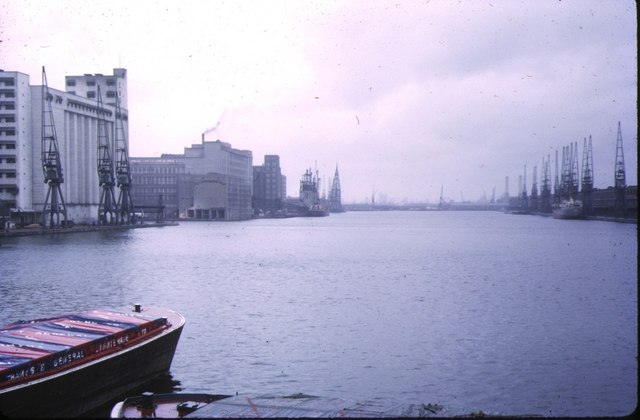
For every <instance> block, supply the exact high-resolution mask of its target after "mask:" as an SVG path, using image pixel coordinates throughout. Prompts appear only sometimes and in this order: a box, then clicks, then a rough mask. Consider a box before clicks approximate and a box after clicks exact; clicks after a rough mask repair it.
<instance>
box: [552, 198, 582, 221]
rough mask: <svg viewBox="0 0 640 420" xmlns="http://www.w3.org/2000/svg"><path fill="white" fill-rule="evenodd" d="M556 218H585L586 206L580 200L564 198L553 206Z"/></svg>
mask: <svg viewBox="0 0 640 420" xmlns="http://www.w3.org/2000/svg"><path fill="white" fill-rule="evenodd" d="M553 217H554V218H556V219H584V206H583V205H582V201H580V200H574V199H569V200H564V201H562V202H561V203H560V204H559V205H558V206H556V207H554V208H553Z"/></svg>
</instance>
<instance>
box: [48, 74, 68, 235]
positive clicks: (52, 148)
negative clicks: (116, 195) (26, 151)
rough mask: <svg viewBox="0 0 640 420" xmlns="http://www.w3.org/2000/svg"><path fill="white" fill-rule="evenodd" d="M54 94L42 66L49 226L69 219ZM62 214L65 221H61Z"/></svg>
mask: <svg viewBox="0 0 640 420" xmlns="http://www.w3.org/2000/svg"><path fill="white" fill-rule="evenodd" d="M52 100H53V95H52V94H50V93H49V85H48V83H47V74H46V72H45V70H44V66H42V171H43V172H44V182H45V184H47V186H48V189H47V196H46V198H45V200H44V207H43V210H42V224H43V225H44V226H47V216H49V223H48V226H49V227H54V226H56V225H61V224H64V223H65V222H66V220H67V207H66V206H65V203H64V198H63V196H62V190H61V189H60V185H61V184H62V183H63V182H64V176H63V175H62V164H61V163H60V151H59V149H58V140H57V137H56V127H55V124H54V121H53V110H52V108H51V101H52ZM60 215H62V217H63V221H62V222H61V221H60Z"/></svg>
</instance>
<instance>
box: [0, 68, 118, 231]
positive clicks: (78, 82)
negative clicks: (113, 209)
mask: <svg viewBox="0 0 640 420" xmlns="http://www.w3.org/2000/svg"><path fill="white" fill-rule="evenodd" d="M115 70H116V73H118V72H117V70H118V69H115ZM118 74H121V75H122V77H121V76H118V75H116V74H114V75H113V76H105V77H103V78H104V83H105V86H106V84H108V83H113V84H114V86H117V85H118V80H119V79H122V78H124V79H125V80H123V81H122V82H123V84H124V86H126V72H125V73H124V74H122V73H118ZM45 80H46V78H45V73H44V68H43V82H42V83H41V84H33V85H32V82H31V80H30V76H29V75H27V74H24V73H20V72H17V71H3V70H0V218H2V219H3V220H4V221H7V220H10V221H11V222H13V223H16V224H22V225H26V224H30V223H41V222H42V220H43V212H44V208H45V205H46V200H47V197H48V196H49V195H48V191H47V183H46V180H45V175H44V173H43V166H44V164H43V155H44V154H43V148H42V146H43V143H44V141H43V138H44V137H46V136H44V134H43V133H44V131H45V130H46V129H47V127H48V125H47V124H48V123H47V122H46V121H45V118H46V117H50V118H51V125H53V127H51V128H53V130H54V131H53V132H54V133H55V135H54V136H51V137H55V140H57V142H56V147H57V155H58V157H59V164H60V167H61V173H60V185H59V187H60V194H61V197H60V198H61V199H63V200H64V205H65V211H66V215H65V218H66V220H69V221H74V222H75V223H95V222H96V221H97V216H98V208H99V205H100V184H99V181H98V170H97V161H98V127H99V126H100V125H101V124H102V125H103V126H104V128H105V129H106V130H107V132H109V133H113V132H114V130H115V124H116V109H115V106H114V105H109V104H106V105H105V106H104V107H99V106H98V103H97V102H96V99H95V98H88V97H83V96H79V95H76V94H75V93H73V92H78V90H77V89H78V88H79V87H82V89H83V91H82V92H83V93H84V94H86V95H87V96H89V95H90V92H91V90H87V89H85V88H86V87H91V86H87V85H88V84H89V80H90V76H89V75H85V76H81V77H76V78H75V79H74V80H75V86H67V87H74V91H72V92H67V91H64V92H63V91H60V90H56V89H53V88H49V87H48V86H45V85H46V83H45ZM109 80H111V81H112V82H109ZM121 84H122V83H121ZM45 88H46V89H45ZM94 92H95V91H94ZM121 113H122V118H121V121H122V122H123V124H124V131H125V133H126V132H127V131H128V124H127V122H128V121H127V114H128V113H127V111H126V109H123V110H122V111H121ZM54 127H55V128H54ZM109 141H110V142H113V141H114V139H113V136H112V137H111V138H110V139H109ZM111 146H112V148H113V147H115V146H114V145H113V144H111Z"/></svg>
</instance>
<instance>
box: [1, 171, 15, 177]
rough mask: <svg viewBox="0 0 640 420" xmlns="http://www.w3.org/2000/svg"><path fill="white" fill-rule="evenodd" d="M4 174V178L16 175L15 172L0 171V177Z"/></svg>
mask: <svg viewBox="0 0 640 420" xmlns="http://www.w3.org/2000/svg"><path fill="white" fill-rule="evenodd" d="M3 175H4V177H5V178H15V177H16V173H15V172H7V173H4V174H3V173H2V172H0V178H2V176H3Z"/></svg>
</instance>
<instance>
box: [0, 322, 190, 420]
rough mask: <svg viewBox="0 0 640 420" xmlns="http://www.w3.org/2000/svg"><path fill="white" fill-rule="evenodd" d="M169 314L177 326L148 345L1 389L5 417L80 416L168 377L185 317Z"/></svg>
mask: <svg viewBox="0 0 640 420" xmlns="http://www.w3.org/2000/svg"><path fill="white" fill-rule="evenodd" d="M166 312H169V311H166ZM165 314H166V313H165ZM167 315H168V316H169V318H170V321H171V322H172V327H171V328H170V329H168V330H166V331H164V332H162V333H161V334H159V335H156V336H154V337H152V338H150V339H148V340H146V341H143V342H141V343H138V344H135V345H133V346H131V347H126V348H125V349H123V350H121V351H118V352H115V353H112V354H109V355H107V356H105V357H103V358H100V359H96V360H93V361H91V362H88V363H86V364H82V365H79V366H76V367H74V368H71V369H69V370H65V371H62V372H59V373H56V374H54V375H52V376H47V377H44V378H41V379H37V380H34V381H31V382H27V383H24V384H20V385H16V386H14V387H11V388H8V389H2V390H0V418H1V417H2V416H8V417H25V418H37V417H47V418H52V417H77V416H81V415H82V414H85V413H87V412H89V411H91V410H94V409H95V408H96V407H99V406H100V405H103V404H105V403H108V402H109V401H111V400H113V399H116V398H118V397H121V396H122V395H123V394H125V393H126V392H128V391H130V390H132V389H134V388H136V387H139V386H140V385H142V384H144V383H145V382H147V381H149V380H151V379H153V378H155V377H157V376H159V375H162V374H164V373H167V372H168V371H169V368H170V366H171V362H172V360H173V355H174V353H175V350H176V347H177V345H178V340H179V338H180V334H181V332H182V327H183V326H184V318H182V316H180V315H178V314H176V313H175V312H170V313H168V314H167Z"/></svg>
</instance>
